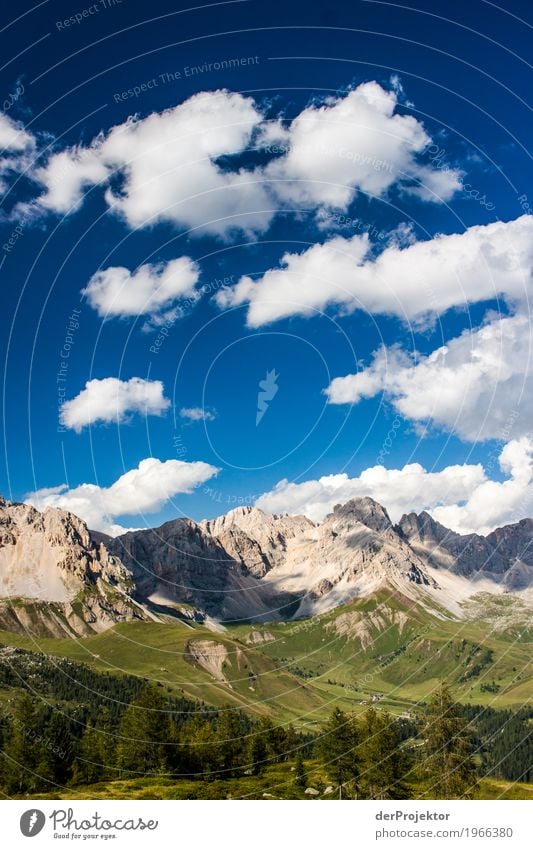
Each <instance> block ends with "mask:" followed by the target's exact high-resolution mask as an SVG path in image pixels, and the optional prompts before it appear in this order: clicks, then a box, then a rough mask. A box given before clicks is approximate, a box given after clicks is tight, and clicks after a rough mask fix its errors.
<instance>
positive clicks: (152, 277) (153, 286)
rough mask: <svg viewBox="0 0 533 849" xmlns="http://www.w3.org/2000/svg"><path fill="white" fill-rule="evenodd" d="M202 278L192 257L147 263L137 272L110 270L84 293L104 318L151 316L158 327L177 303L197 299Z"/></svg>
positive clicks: (99, 273)
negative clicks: (199, 282)
mask: <svg viewBox="0 0 533 849" xmlns="http://www.w3.org/2000/svg"><path fill="white" fill-rule="evenodd" d="M199 277H200V269H199V267H198V265H197V264H196V263H195V262H194V261H193V260H192V259H189V257H179V259H174V260H171V261H170V262H160V263H145V265H141V266H139V268H137V269H136V270H135V271H130V270H129V269H127V268H123V267H121V266H111V267H109V268H105V269H103V270H102V271H97V272H96V274H93V276H92V277H91V279H90V280H89V282H88V284H87V286H86V288H85V289H83V290H82V293H83V294H84V295H85V296H86V298H87V299H88V301H89V303H90V305H91V306H92V307H94V309H95V310H96V311H97V312H98V314H99V315H100V316H102V317H103V318H110V317H114V316H120V317H129V316H138V315H149V316H150V320H151V321H152V322H153V323H155V324H157V322H158V320H159V319H160V318H162V317H166V318H168V317H169V315H171V314H172V312H173V307H174V305H175V304H176V302H177V301H179V300H180V299H183V298H191V297H195V294H196V293H195V286H196V284H197V282H198V279H199Z"/></svg>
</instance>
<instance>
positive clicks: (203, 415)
mask: <svg viewBox="0 0 533 849" xmlns="http://www.w3.org/2000/svg"><path fill="white" fill-rule="evenodd" d="M180 416H181V418H182V419H189V421H191V422H212V421H214V420H215V415H214V413H211V412H210V411H209V410H204V408H203V407H182V408H181V410H180Z"/></svg>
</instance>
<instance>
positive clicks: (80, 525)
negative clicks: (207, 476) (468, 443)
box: [0, 497, 533, 635]
mask: <svg viewBox="0 0 533 849" xmlns="http://www.w3.org/2000/svg"><path fill="white" fill-rule="evenodd" d="M532 584H533V520H531V519H523V520H521V521H520V522H517V523H515V524H513V525H506V526H504V527H503V528H499V529H497V530H495V531H493V532H492V533H491V534H489V535H487V536H486V537H482V536H480V535H477V534H468V535H464V536H461V535H459V534H457V533H455V532H453V531H451V530H449V529H447V528H445V527H444V526H443V525H441V524H440V523H438V522H436V521H435V520H434V519H433V518H432V517H431V516H430V515H429V514H428V513H426V512H422V513H420V514H416V513H409V514H405V515H404V516H402V518H401V519H400V521H399V522H398V523H397V524H396V525H394V524H393V523H392V522H391V519H390V517H389V514H388V512H387V510H386V508H385V507H383V506H382V505H381V504H379V503H378V502H377V501H375V500H374V499H372V498H370V497H363V498H355V499H351V500H350V501H348V502H346V503H345V504H338V505H336V506H335V507H334V509H333V511H332V512H331V513H329V514H328V515H327V516H326V517H325V519H324V520H323V521H322V522H320V523H315V522H312V521H311V520H309V519H307V518H306V517H305V516H291V515H288V514H270V513H266V512H264V511H263V510H261V509H260V508H257V507H248V506H247V507H237V508H235V509H234V510H231V511H229V512H228V513H226V514H224V515H222V516H219V517H217V518H215V519H209V520H203V521H201V522H195V521H194V520H192V519H188V518H177V519H173V520H170V521H169V522H166V523H164V524H163V525H161V526H160V527H158V528H147V529H143V530H136V531H128V532H126V533H125V534H122V535H121V536H118V537H115V538H112V537H108V536H106V535H105V534H102V533H100V532H93V531H89V529H88V528H87V525H86V524H85V523H84V522H83V521H82V520H81V519H79V518H78V517H76V516H75V515H74V514H72V513H68V512H66V511H62V510H58V509H56V508H48V509H47V510H45V511H44V512H43V513H39V512H38V511H37V510H35V508H33V507H30V506H29V505H25V504H17V503H11V502H8V501H5V500H4V499H1V501H0V597H1V598H2V601H0V625H2V626H3V627H6V628H8V629H13V628H23V627H25V625H26V624H27V621H26V620H28V604H29V600H31V601H32V603H33V607H34V611H35V610H37V609H38V610H39V616H38V617H37V618H39V617H40V619H41V620H42V621H41V622H40V627H42V628H45V629H46V628H47V627H48V628H49V629H50V630H51V631H52V632H53V633H56V632H61V631H63V632H64V633H65V634H69V635H73V634H78V635H83V634H85V633H88V632H89V633H90V632H94V631H98V630H100V629H104V628H106V627H110V626H111V625H112V624H114V623H115V622H117V621H123V620H124V619H128V618H141V619H142V618H147V619H149V618H154V617H155V618H156V619H157V617H158V616H160V615H162V614H163V615H167V614H168V615H174V616H176V615H177V616H184V615H185V616H187V617H190V616H193V617H196V618H199V619H203V618H206V617H208V618H212V619H213V620H221V621H225V620H231V621H235V620H252V621H257V622H261V621H263V622H264V621H271V620H275V619H278V620H287V619H294V618H302V617H312V616H315V615H317V614H320V613H323V612H325V611H327V610H331V609H333V608H336V607H339V606H340V605H342V604H344V603H346V602H348V601H350V600H351V599H354V598H359V597H364V596H368V595H370V594H372V593H375V592H377V591H378V590H380V589H383V588H386V589H388V590H389V591H392V592H401V593H402V594H404V595H406V596H408V597H410V598H411V599H412V601H413V603H417V604H421V605H426V606H427V605H429V606H432V605H433V606H434V607H435V608H438V607H440V608H441V609H442V610H448V611H450V612H451V613H452V614H453V615H454V616H460V615H461V605H462V603H463V601H464V600H465V599H467V598H469V597H471V596H474V595H475V594H476V593H477V592H480V591H483V592H489V593H494V594H501V593H510V592H513V593H519V594H520V593H522V594H524V593H525V591H527V590H528V588H529V587H531V585H532ZM13 599H19V600H20V599H25V600H26V603H25V604H19V605H18V607H17V605H15V604H13V603H10V600H13ZM17 610H18V613H17V612H16V611H17ZM47 613H48V614H50V615H49V616H48V620H51V619H53V620H54V621H53V622H52V621H48V624H47V622H46V621H45V620H46V619H47V615H46V614H47ZM52 614H53V615H52ZM29 618H31V617H29Z"/></svg>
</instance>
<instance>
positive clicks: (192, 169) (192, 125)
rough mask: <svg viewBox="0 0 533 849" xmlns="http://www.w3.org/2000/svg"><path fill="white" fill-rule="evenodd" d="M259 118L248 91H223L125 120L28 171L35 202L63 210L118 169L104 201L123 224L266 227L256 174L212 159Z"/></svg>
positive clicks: (248, 134) (247, 135) (266, 204)
mask: <svg viewBox="0 0 533 849" xmlns="http://www.w3.org/2000/svg"><path fill="white" fill-rule="evenodd" d="M261 120H262V115H261V112H260V111H259V110H258V108H257V107H256V105H255V103H254V101H253V99H252V98H250V97H243V96H242V95H240V94H236V93H232V92H229V91H215V92H200V93H199V94H195V95H194V96H193V97H190V98H189V99H188V100H186V101H185V102H184V103H182V104H180V105H179V106H175V107H174V108H172V109H166V110H165V111H163V112H160V113H157V112H154V113H152V114H151V115H149V116H147V117H146V118H143V119H139V118H130V119H128V120H127V121H126V122H124V123H123V124H119V125H117V126H115V127H113V128H112V129H111V130H110V131H109V132H108V133H107V134H102V135H101V136H99V137H98V138H96V139H95V140H94V141H93V143H92V144H91V145H90V147H89V148H87V149H81V148H79V147H78V148H75V149H71V150H68V151H63V152H61V153H58V154H56V155H55V156H53V157H51V158H50V160H49V161H48V163H47V165H46V166H45V168H43V169H42V170H40V171H39V172H38V173H37V175H36V177H37V179H38V180H39V181H40V182H41V183H42V184H43V185H44V187H45V189H46V192H45V194H44V195H43V196H42V197H41V199H40V203H41V205H42V206H44V207H46V208H49V209H53V210H55V211H56V212H68V211H69V210H70V209H71V207H72V206H73V205H75V204H77V203H78V202H79V200H80V198H81V197H82V193H83V191H84V190H85V189H86V188H88V187H89V186H91V185H94V184H96V183H100V182H103V181H105V180H107V179H108V178H109V177H110V176H111V175H112V174H116V175H120V177H121V183H120V189H119V190H116V191H115V190H114V189H113V188H111V187H108V188H107V191H106V195H105V196H106V200H107V203H108V204H109V206H110V207H111V208H112V209H113V210H114V211H115V212H117V213H118V214H120V215H122V216H123V217H124V219H125V220H126V222H127V223H128V224H129V226H130V227H146V226H151V225H153V224H155V223H156V222H158V221H164V222H171V223H173V224H176V225H178V226H183V227H188V228H200V229H201V230H202V231H203V232H209V233H212V234H215V235H225V234H226V233H227V232H228V231H231V230H232V229H235V228H240V229H242V230H244V231H245V232H248V233H250V234H251V233H253V232H256V231H257V230H261V229H264V228H265V227H266V226H268V223H269V221H270V218H271V216H272V212H271V211H269V210H270V207H271V206H272V203H271V201H270V200H269V199H268V196H267V193H266V190H265V187H264V185H263V183H262V180H261V176H260V175H259V176H256V175H254V174H253V173H248V172H246V171H244V170H242V169H241V170H238V171H229V170H224V169H222V168H221V167H220V166H219V165H218V164H217V161H216V160H217V159H218V158H219V157H221V156H224V155H231V154H238V153H240V152H241V151H242V150H243V149H246V148H247V147H248V146H249V144H250V142H251V139H252V135H253V133H254V131H255V130H256V128H257V127H258V126H259V124H260V123H261Z"/></svg>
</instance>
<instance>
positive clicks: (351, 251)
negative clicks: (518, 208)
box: [216, 215, 533, 327]
mask: <svg viewBox="0 0 533 849" xmlns="http://www.w3.org/2000/svg"><path fill="white" fill-rule="evenodd" d="M532 268H533V216H530V215H523V216H521V217H520V218H517V219H515V220H513V221H509V222H503V221H496V222H495V223H493V224H487V225H479V226H473V227H469V228H468V229H467V230H466V231H465V232H464V233H456V234H452V235H441V236H436V237H435V238H433V239H429V240H427V241H420V242H412V241H411V242H410V243H408V244H407V245H406V244H405V243H403V242H402V241H400V242H398V240H397V239H394V240H393V242H392V243H391V244H390V245H389V246H388V247H386V248H385V249H384V250H383V251H382V252H381V253H380V254H379V255H377V256H374V255H372V254H371V245H370V240H369V238H368V234H366V233H365V234H362V235H355V236H353V237H352V238H348V239H345V238H343V237H342V236H335V237H333V238H332V239H329V240H328V241H326V242H325V243H324V244H316V245H313V246H312V247H310V248H308V249H307V250H305V251H303V252H302V253H300V254H290V253H287V254H285V255H284V256H283V257H282V260H281V263H280V267H278V268H272V269H270V270H268V271H267V272H266V273H265V274H263V276H262V277H260V278H259V279H257V280H253V279H252V278H251V277H242V278H241V279H240V280H239V281H238V283H237V284H236V285H235V286H234V287H233V288H228V289H224V290H223V291H221V292H219V293H218V294H217V297H216V301H217V303H218V305H219V306H220V307H222V308H225V307H233V306H239V305H241V304H247V305H248V312H247V322H248V325H249V326H250V327H260V326H261V325H264V324H267V323H269V322H273V321H277V320H278V319H281V318H286V317H289V316H293V315H302V316H309V315H313V314H314V313H315V312H316V311H317V310H323V309H325V308H326V307H327V306H328V305H337V306H340V307H342V309H343V310H346V311H353V310H356V309H362V310H367V311H368V312H370V313H373V314H376V313H381V314H384V315H395V316H398V317H399V318H401V319H403V320H405V321H415V322H420V323H421V322H423V321H427V320H428V318H430V317H434V316H436V315H440V314H442V313H444V312H446V310H448V309H450V308H451V307H465V306H468V304H470V303H473V302H476V301H484V300H488V299H491V298H495V297H496V296H498V295H501V296H503V297H505V298H506V299H507V300H508V301H509V302H511V303H513V302H520V301H526V299H527V295H528V290H529V287H530V284H531V271H532Z"/></svg>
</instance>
